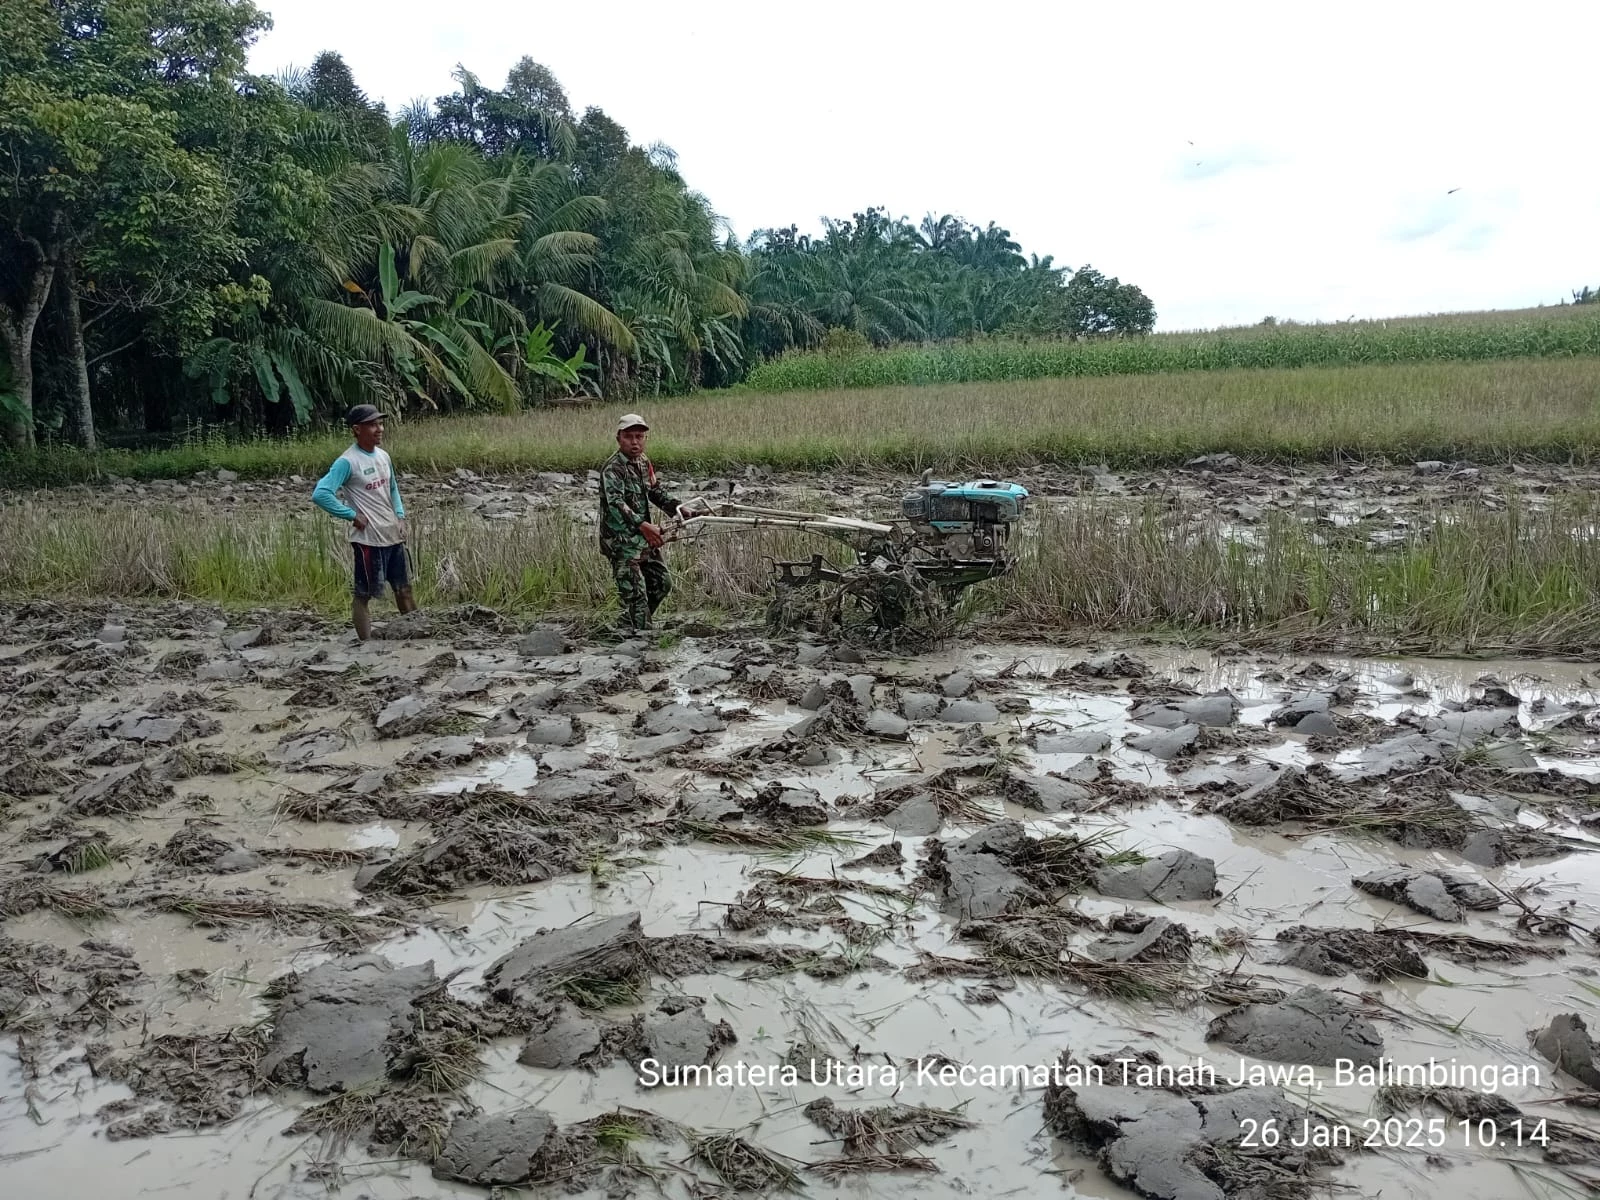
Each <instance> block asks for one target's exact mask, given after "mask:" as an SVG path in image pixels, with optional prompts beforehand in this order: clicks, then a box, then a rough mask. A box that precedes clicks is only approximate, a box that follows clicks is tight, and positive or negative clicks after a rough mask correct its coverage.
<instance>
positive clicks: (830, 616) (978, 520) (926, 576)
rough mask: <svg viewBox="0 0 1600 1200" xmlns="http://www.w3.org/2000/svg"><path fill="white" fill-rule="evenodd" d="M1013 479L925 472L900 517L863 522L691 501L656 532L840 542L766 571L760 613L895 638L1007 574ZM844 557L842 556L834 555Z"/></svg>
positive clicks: (1018, 494) (932, 627) (1020, 491)
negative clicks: (777, 534) (796, 534)
mask: <svg viewBox="0 0 1600 1200" xmlns="http://www.w3.org/2000/svg"><path fill="white" fill-rule="evenodd" d="M1027 506H1028V491H1027V489H1026V488H1024V487H1023V486H1022V485H1021V484H1016V483H1002V482H1000V481H998V480H994V479H977V480H971V481H969V482H967V483H949V482H946V481H943V480H935V479H934V478H933V472H932V471H931V470H929V471H925V472H924V473H923V475H922V479H921V481H920V482H919V483H918V485H917V486H916V487H914V488H912V489H911V490H910V491H908V492H906V493H905V495H904V496H903V497H902V498H901V501H900V514H899V517H898V519H896V520H892V521H865V520H859V519H857V518H854V517H837V516H824V515H821V514H817V513H806V512H793V511H789V510H785V509H776V508H762V507H758V506H756V505H750V504H737V503H734V502H733V501H732V500H721V501H717V500H711V499H710V498H709V497H704V496H701V497H697V498H696V499H695V500H693V501H690V502H689V503H688V504H686V505H685V506H684V507H683V509H681V510H680V514H681V515H680V518H679V519H678V520H677V521H676V522H673V523H671V524H669V525H668V526H667V527H665V529H664V530H663V532H664V533H666V535H667V538H668V540H669V541H683V540H689V539H695V538H699V537H702V536H704V535H705V534H707V533H710V532H713V531H719V530H737V529H796V530H801V531H804V532H807V533H816V534H822V535H823V536H826V537H829V538H832V539H834V540H835V541H839V542H842V543H844V544H845V545H846V546H847V547H848V548H849V549H850V550H851V551H852V552H853V555H852V557H851V559H850V560H848V561H845V562H842V563H841V562H835V561H834V560H833V559H831V558H829V557H827V556H825V555H822V554H813V555H812V556H811V558H810V559H806V560H800V561H791V562H782V561H778V560H775V559H769V560H768V561H769V562H771V564H772V569H773V585H774V587H773V592H774V595H773V600H772V604H771V607H770V609H769V610H768V616H769V619H770V620H771V622H772V623H773V624H774V625H777V626H780V627H791V628H792V627H797V626H798V627H808V628H812V629H815V630H817V631H818V632H820V633H824V634H830V635H833V634H837V635H842V636H845V637H847V638H848V637H851V636H852V635H857V636H865V637H867V638H872V639H880V640H881V639H885V638H887V639H891V640H892V639H897V638H898V637H900V636H902V635H915V634H919V633H920V634H923V635H926V636H932V637H939V636H944V635H945V634H947V633H949V632H953V628H954V609H955V604H956V601H957V600H958V599H959V598H960V595H961V592H962V591H963V589H965V588H967V587H969V586H970V585H972V584H974V583H981V582H982V581H984V580H986V579H994V578H997V577H999V576H1001V575H1004V574H1006V573H1007V572H1008V571H1010V570H1011V568H1012V565H1013V561H1014V560H1013V559H1012V557H1011V553H1010V545H1009V543H1010V536H1011V527H1012V526H1013V525H1015V524H1017V523H1018V522H1019V521H1020V520H1021V519H1022V516H1023V513H1024V512H1025V511H1026V510H1027ZM841 557H842V556H841Z"/></svg>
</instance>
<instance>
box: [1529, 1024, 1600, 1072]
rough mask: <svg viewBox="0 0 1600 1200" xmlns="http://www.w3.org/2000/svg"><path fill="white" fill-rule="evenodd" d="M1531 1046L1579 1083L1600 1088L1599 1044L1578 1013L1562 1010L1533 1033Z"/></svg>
mask: <svg viewBox="0 0 1600 1200" xmlns="http://www.w3.org/2000/svg"><path fill="white" fill-rule="evenodd" d="M1533 1048H1534V1049H1535V1050H1537V1051H1538V1052H1539V1053H1540V1054H1542V1055H1543V1056H1544V1057H1545V1058H1547V1059H1548V1060H1549V1061H1551V1062H1553V1063H1554V1064H1555V1065H1556V1069H1557V1070H1560V1071H1565V1072H1566V1073H1567V1074H1568V1075H1570V1076H1572V1077H1573V1078H1574V1079H1576V1080H1577V1081H1578V1082H1579V1083H1582V1084H1584V1085H1585V1086H1587V1087H1592V1088H1596V1089H1600V1047H1597V1046H1596V1045H1595V1043H1594V1039H1593V1038H1591V1037H1590V1036H1589V1027H1588V1026H1587V1025H1585V1024H1584V1023H1583V1018H1582V1017H1580V1016H1578V1014H1577V1013H1562V1014H1561V1015H1560V1016H1558V1017H1556V1018H1555V1019H1554V1020H1553V1021H1551V1022H1550V1024H1548V1025H1546V1026H1545V1027H1544V1028H1543V1029H1541V1030H1539V1031H1538V1032H1537V1033H1535V1034H1534V1035H1533Z"/></svg>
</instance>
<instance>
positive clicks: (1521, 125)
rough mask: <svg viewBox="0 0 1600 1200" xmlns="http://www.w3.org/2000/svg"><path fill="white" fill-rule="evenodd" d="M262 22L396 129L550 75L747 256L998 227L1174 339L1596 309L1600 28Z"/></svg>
mask: <svg viewBox="0 0 1600 1200" xmlns="http://www.w3.org/2000/svg"><path fill="white" fill-rule="evenodd" d="M260 2H261V3H263V4H264V5H265V6H266V7H268V8H269V9H270V10H271V12H272V14H273V16H274V18H275V21H276V25H277V27H276V29H275V30H274V31H273V32H272V33H270V34H268V35H267V36H266V37H265V38H264V39H263V40H262V42H261V43H260V45H259V46H258V47H257V48H256V50H255V51H254V53H253V54H252V60H251V61H252V65H253V66H254V67H255V68H256V69H257V70H263V71H273V70H277V69H279V68H281V67H284V66H288V65H291V64H294V65H300V66H305V65H307V64H309V62H310V61H311V59H312V57H313V56H314V55H315V54H316V53H317V52H318V51H319V50H322V49H335V50H338V51H340V52H341V53H342V54H343V55H344V57H345V60H346V61H347V62H348V63H349V64H350V67H351V69H352V70H353V71H354V73H355V76H356V80H357V82H358V83H359V84H361V86H362V87H364V88H366V89H367V91H368V92H369V93H371V94H373V95H375V96H377V97H380V98H382V99H383V100H384V101H386V102H387V103H388V104H389V105H390V107H391V110H394V109H398V108H399V107H401V106H402V105H404V104H405V103H406V102H408V101H410V100H412V99H414V98H417V97H432V96H436V95H439V94H442V93H445V92H448V91H450V90H451V89H452V84H451V81H450V72H451V70H452V69H453V68H454V66H455V65H456V63H458V62H460V63H464V64H465V65H466V66H467V67H468V68H469V69H471V70H472V71H473V72H474V73H476V74H477V75H478V76H479V77H480V78H482V79H483V80H485V81H486V82H488V83H490V84H491V85H497V84H498V83H499V82H500V81H501V80H503V79H504V77H505V73H506V71H507V70H508V69H509V68H510V67H511V65H512V64H513V63H515V62H516V61H517V59H519V58H521V57H522V56H523V55H528V56H531V57H532V58H534V59H535V60H537V61H539V62H542V63H544V64H545V65H546V66H548V67H549V68H550V69H551V70H552V71H553V72H554V73H555V74H556V76H557V78H559V79H560V80H561V82H562V83H563V84H564V85H565V87H566V88H567V91H568V93H569V95H570V96H571V98H572V101H573V104H574V107H575V108H577V109H578V110H579V111H581V110H582V109H583V108H584V107H585V106H588V105H598V106H600V107H602V108H604V109H605V110H606V111H607V112H608V113H609V114H610V115H611V116H612V117H613V118H615V119H616V120H618V121H620V122H621V123H622V124H623V125H624V126H626V127H627V129H628V130H629V133H630V135H631V136H632V137H633V139H634V140H635V141H636V142H639V143H644V144H648V143H650V142H654V141H663V142H665V143H667V144H668V145H670V146H672V147H673V148H674V149H675V150H676V151H677V152H678V156H679V167H680V169H681V170H682V171H683V173H684V175H685V177H686V178H687V179H688V180H689V182H690V184H691V185H692V186H694V187H696V188H698V189H700V190H701V191H703V192H705V193H706V195H707V196H708V197H709V198H710V199H711V201H712V203H713V204H714V205H715V207H716V208H717V210H718V211H719V212H720V213H722V214H723V215H725V216H726V217H727V218H728V219H729V221H730V222H731V224H732V226H733V227H734V229H735V230H736V232H737V233H738V234H739V235H740V236H741V237H743V236H746V235H748V234H749V233H750V232H751V231H752V230H754V229H756V228H758V227H761V226H767V225H788V224H791V223H794V224H798V225H800V226H801V227H802V229H815V228H816V227H817V222H818V219H819V218H820V217H822V216H823V215H829V216H848V215H849V214H850V213H852V212H854V211H856V210H858V209H860V208H863V207H865V206H866V205H869V204H877V205H884V206H886V207H888V208H889V209H891V210H892V211H894V212H896V213H903V214H905V215H907V216H910V217H912V218H913V219H919V218H920V217H921V216H922V215H923V214H924V213H925V212H928V211H934V212H940V213H943V212H951V213H958V214H960V215H962V216H964V217H966V218H967V219H969V220H973V221H977V222H979V223H980V224H981V223H984V222H987V221H991V220H993V221H997V222H999V223H1000V224H1002V225H1005V226H1006V227H1007V228H1009V229H1010V230H1011V231H1012V233H1013V235H1014V236H1015V238H1016V240H1018V241H1019V242H1021V243H1022V245H1023V248H1024V250H1025V251H1029V252H1037V253H1040V254H1053V255H1055V258H1056V261H1057V263H1063V264H1067V265H1071V266H1075V267H1076V266H1081V265H1082V264H1084V263H1085V262H1089V263H1093V264H1094V266H1096V267H1097V268H1099V269H1100V270H1102V271H1105V272H1106V273H1107V274H1113V275H1117V276H1119V277H1121V278H1122V279H1124V280H1128V281H1132V282H1134V283H1137V284H1139V285H1140V286H1141V287H1143V288H1144V289H1145V290H1146V291H1147V292H1148V293H1149V294H1150V295H1151V297H1152V298H1153V299H1154V300H1155V303H1156V307H1157V309H1158V311H1159V313H1160V327H1161V328H1183V327H1195V326H1204V325H1215V324H1219V323H1232V322H1240V321H1255V320H1259V319H1260V318H1261V317H1262V316H1264V315H1267V314H1268V313H1272V314H1274V315H1276V316H1279V317H1295V318H1300V319H1339V318H1343V317H1345V316H1348V315H1350V314H1351V313H1354V314H1356V315H1358V316H1382V315H1390V314H1399V313H1407V312H1428V311H1446V310H1455V309H1464V308H1477V307H1510V306H1515V305H1521V304H1530V303H1539V302H1552V301H1554V300H1556V299H1558V298H1560V297H1562V296H1565V295H1566V294H1567V293H1568V291H1569V290H1570V289H1571V288H1573V287H1576V286H1579V285H1580V284H1583V283H1586V282H1587V283H1590V284H1593V283H1595V282H1600V221H1597V219H1596V218H1597V216H1600V160H1597V159H1596V158H1595V156H1594V155H1592V154H1591V153H1590V152H1589V147H1590V145H1591V143H1592V141H1593V137H1592V122H1591V119H1590V118H1589V116H1588V111H1587V104H1586V102H1585V97H1586V93H1587V91H1588V90H1589V89H1587V87H1586V85H1585V83H1584V81H1585V80H1587V79H1589V78H1591V77H1592V65H1591V63H1590V61H1589V57H1590V52H1591V47H1592V46H1593V45H1595V44H1596V40H1597V35H1600V4H1595V3H1594V0H1531V2H1529V3H1525V4H1523V5H1520V6H1519V7H1518V8H1517V10H1516V13H1515V15H1514V17H1510V16H1506V15H1505V14H1504V13H1499V14H1498V15H1491V14H1490V13H1489V12H1488V10H1484V12H1483V13H1482V14H1478V13H1475V12H1474V11H1473V10H1471V9H1470V8H1464V7H1463V6H1461V5H1460V4H1458V3H1446V2H1444V0H1406V2H1404V3H1399V4H1395V3H1391V2H1387V0H1386V2H1385V3H1382V4H1379V3H1376V2H1375V0H1352V2H1350V3H1338V4H1334V3H1307V4H1301V5H1289V4H1283V3H1281V2H1276V0H1275V2H1273V3H1270V4H1269V3H1254V2H1252V3H1233V2H1224V0H1219V2H1218V3H1214V4H1210V5H1203V6H1202V5H1194V4H1192V3H1187V2H1179V0H1166V2H1160V0H1158V2H1155V3H1146V4H1142V5H1138V6H1113V5H1104V4H1090V3H1084V2H1083V0H1074V2H1070V3H1061V2H1057V3H1053V4H1038V3H1036V0H988V2H986V3H985V4H983V5H980V6H972V5H968V4H939V3H924V4H912V3H906V2H903V0H892V2H891V0H875V2H873V3H861V2H860V0H850V2H848V3H847V2H845V0H812V2H810V3H808V4H806V5H804V6H798V7H795V6H787V5H785V6H778V5H767V4H750V3H747V2H743V0H700V2H694V0H683V2H681V3H677V4H670V5H669V4H662V3H659V0H590V2H589V3H587V4H585V5H584V6H582V7H581V8H579V9H574V10H572V13H571V16H570V19H563V20H559V21H557V20H552V18H551V11H550V10H549V9H548V8H547V7H544V6H534V5H526V4H523V3H519V2H517V0H455V2H454V3H452V4H451V5H449V6H447V7H444V8H441V7H440V6H438V5H436V4H424V3H422V2H421V0H336V2H335V3H328V2H327V0H315V2H313V0H260ZM1191 142H1192V143H1193V145H1192V146H1191V145H1190V144H1189V143H1191ZM1194 164H1199V165H1198V166H1196V165H1194ZM1451 188H1460V189H1461V191H1459V192H1457V193H1455V194H1454V195H1447V193H1448V192H1449V189H1451ZM1508 197H1509V199H1508Z"/></svg>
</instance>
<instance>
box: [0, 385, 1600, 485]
mask: <svg viewBox="0 0 1600 1200" xmlns="http://www.w3.org/2000/svg"><path fill="white" fill-rule="evenodd" d="M635 406H642V407H643V408H644V409H645V410H646V416H648V417H649V418H650V419H651V420H652V421H653V422H654V423H655V429H654V432H653V433H652V434H651V443H650V453H651V456H652V458H654V460H655V461H656V463H657V465H658V466H661V467H663V468H667V469H670V470H675V471H701V472H706V473H712V474H720V473H730V472H732V473H740V474H742V473H743V471H744V469H745V467H746V466H748V465H751V464H764V465H767V466H771V467H775V468H783V469H793V470H811V471H825V470H837V469H882V470H893V471H897V472H912V473H915V472H920V471H921V470H922V469H923V468H924V467H925V466H932V467H935V468H936V469H937V470H939V471H940V472H941V473H944V472H949V473H957V472H962V471H967V470H971V471H974V472H978V471H997V472H998V471H1003V470H1006V469H1008V468H1014V467H1017V466H1020V465H1026V464H1029V463H1037V462H1051V463H1077V462H1087V463H1098V462H1104V463H1106V464H1108V465H1111V466H1136V465H1161V464H1171V463H1180V462H1182V461H1184V460H1185V459H1187V458H1190V457H1193V456H1195V455H1198V454H1204V453H1209V452H1212V451H1219V450H1229V451H1232V452H1233V453H1235V454H1239V455H1242V456H1245V457H1249V458H1255V459H1261V460H1275V461H1309V460H1328V459H1331V458H1335V457H1338V456H1340V455H1356V456H1364V455H1388V456H1391V457H1394V458H1399V459H1401V460H1405V459H1408V458H1418V459H1420V458H1442V459H1447V460H1452V459H1458V458H1472V459H1478V460H1489V461H1492V460H1500V459H1506V458H1510V457H1522V458H1540V459H1546V460H1555V461H1564V460H1567V459H1570V458H1582V459H1589V458H1593V457H1595V456H1596V450H1597V448H1600V358H1595V357H1586V358H1562V359H1553V358H1544V359H1535V358H1528V359H1516V360H1510V361H1501V362H1478V363H1460V362H1428V363H1421V364H1410V365H1399V366H1394V365H1380V366H1355V367H1307V368H1304V369H1300V370H1292V371H1291V370H1275V371H1258V370H1217V371H1189V372H1185V373H1182V374H1175V375H1114V376H1106V377H1100V378H1069V379H1035V380H1024V381H1020V382H1000V383H949V384H937V385H931V386H926V387H914V386H896V387H881V388H878V389H877V390H875V391H872V392H861V391H854V390H848V389H832V390H821V391H814V392H808V393H806V394H805V395H804V396H797V395H795V394H793V393H788V394H761V393H753V392H745V393H739V394H734V393H728V392H706V393H701V394H699V395H696V396H691V397H683V398H677V399H670V400H667V399H663V400H660V401H651V402H649V403H647V404H642V405H639V404H638V402H635ZM617 407H618V405H616V404H609V405H605V406H579V407H571V408H560V409H555V408H552V409H540V410H533V411H529V412H525V413H521V414H518V415H515V416H478V417H455V418H439V419H433V420H427V421H413V422H409V423H407V424H404V425H400V424H394V425H392V426H391V427H390V429H389V433H388V437H387V439H386V442H385V445H386V446H387V448H388V449H389V451H390V453H391V454H393V455H394V458H395V462H396V465H397V466H398V467H399V469H400V470H401V471H402V472H412V473H419V474H445V473H448V472H451V471H453V470H455V469H456V468H458V467H465V468H468V469H470V470H473V471H478V472H483V473H494V472H519V471H529V470H552V471H569V472H576V473H579V474H580V477H581V473H582V472H586V471H588V470H590V469H592V468H594V467H597V466H598V465H599V464H600V462H601V461H602V460H603V459H604V458H605V456H606V455H607V454H608V453H609V452H610V451H611V449H612V448H614V445H615V442H614V438H615V422H616V411H615V410H616V408H617ZM347 444H348V439H347V438H346V436H345V435H344V434H342V433H341V434H330V435H323V436H308V437H304V438H299V439H295V440H289V441H273V440H265V439H263V440H256V441H247V442H235V443H228V442H224V441H221V440H219V439H209V440H197V441H195V442H192V443H190V444H187V445H184V446H180V447H177V448H174V449H170V450H162V451H154V452H145V453H130V452H127V451H105V452H102V453H100V454H96V455H87V454H82V453H79V452H77V451H74V450H70V449H48V450H43V451H40V452H38V453H36V454H34V455H31V456H28V457H25V458H17V457H10V458H7V457H4V456H0V480H3V481H4V482H5V483H6V484H8V485H10V486H13V487H31V486H46V485H55V484H71V483H79V482H92V481H104V480H106V479H107V478H109V477H114V476H116V477H127V478H132V479H138V480H154V479H172V480H180V481H186V480H189V479H190V478H191V477H192V476H194V475H195V474H196V473H198V472H209V471H213V470H215V469H216V468H219V467H226V468H228V469H230V470H233V471H237V472H238V473H239V474H240V476H242V477H244V478H247V479H266V478H275V479H282V478H285V477H287V476H289V475H296V474H297V475H300V476H302V478H303V482H302V483H300V484H295V485H291V487H293V488H296V489H298V490H299V491H300V492H301V493H302V494H303V495H304V496H306V497H309V495H310V491H311V486H312V483H313V482H314V481H315V479H316V478H317V477H319V476H320V475H321V474H322V472H323V471H325V470H326V469H327V466H328V464H329V463H330V462H331V461H332V460H333V458H334V457H335V456H336V455H337V454H338V453H339V452H340V451H341V450H343V449H344V447H345V446H346V445H347ZM308 507H309V506H308Z"/></svg>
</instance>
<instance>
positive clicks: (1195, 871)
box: [1094, 850, 1217, 903]
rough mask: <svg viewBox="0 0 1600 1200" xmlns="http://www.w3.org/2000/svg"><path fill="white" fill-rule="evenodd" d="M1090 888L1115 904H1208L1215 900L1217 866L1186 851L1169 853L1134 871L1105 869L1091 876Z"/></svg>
mask: <svg viewBox="0 0 1600 1200" xmlns="http://www.w3.org/2000/svg"><path fill="white" fill-rule="evenodd" d="M1094 887H1095V891H1097V892H1099V893H1100V894H1101V895H1102V896H1112V897H1115V898H1116V899H1118V900H1156V901H1159V902H1161V903H1171V902H1172V901H1177V900H1211V899H1214V898H1215V897H1216V896H1217V865H1216V864H1215V863H1214V862H1212V861H1211V860H1210V859H1209V858H1202V857H1200V855H1198V854H1195V853H1193V852H1192V851H1189V850H1169V851H1167V852H1166V853H1165V854H1163V855H1161V856H1160V857H1158V858H1152V859H1150V860H1149V861H1148V862H1143V863H1140V864H1139V865H1138V866H1136V867H1107V868H1106V869H1104V870H1102V871H1100V872H1099V873H1098V874H1097V875H1096V876H1095V881H1094Z"/></svg>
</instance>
